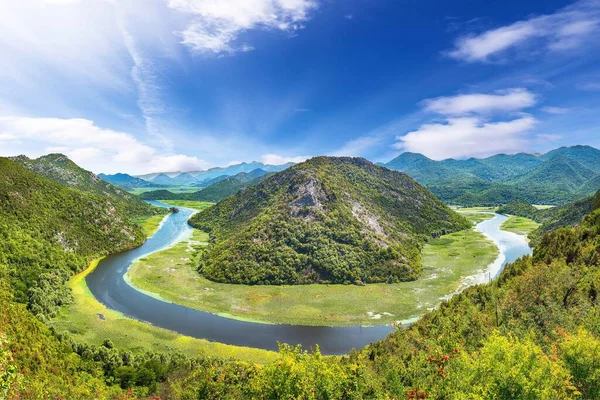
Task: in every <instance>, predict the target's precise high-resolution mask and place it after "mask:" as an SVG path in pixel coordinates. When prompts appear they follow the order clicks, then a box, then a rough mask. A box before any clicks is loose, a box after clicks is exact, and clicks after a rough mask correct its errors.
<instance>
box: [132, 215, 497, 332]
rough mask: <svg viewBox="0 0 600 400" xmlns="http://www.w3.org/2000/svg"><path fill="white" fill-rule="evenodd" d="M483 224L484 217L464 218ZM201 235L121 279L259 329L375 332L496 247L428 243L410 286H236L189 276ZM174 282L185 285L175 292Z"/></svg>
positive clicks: (443, 290) (458, 240) (422, 306)
mask: <svg viewBox="0 0 600 400" xmlns="http://www.w3.org/2000/svg"><path fill="white" fill-rule="evenodd" d="M469 216H470V217H473V218H477V219H481V218H482V217H483V219H486V218H487V219H489V218H491V217H492V215H491V214H474V213H473V214H469ZM207 240H208V235H207V234H206V233H203V232H200V231H197V230H196V231H195V232H194V235H193V236H192V238H191V240H190V242H182V243H179V244H177V245H175V246H173V247H171V248H169V249H166V250H163V251H161V252H158V253H155V254H152V255H150V256H147V257H145V258H143V259H140V260H138V261H137V262H136V263H135V264H134V265H133V266H132V267H131V268H130V270H129V271H128V272H127V275H128V277H129V278H130V280H131V282H132V283H133V284H134V285H135V286H136V287H138V288H140V289H142V290H144V291H145V292H149V293H155V294H158V295H159V296H160V297H161V298H163V299H166V300H169V301H172V302H174V303H178V304H183V305H186V306H188V307H191V308H195V309H199V310H202V311H208V312H211V313H214V314H219V315H222V316H226V317H230V318H236V319H241V320H250V321H256V322H263V323H287V324H297V325H330V326H334V325H363V326H367V325H381V324H387V323H390V322H395V321H400V320H408V319H411V318H415V317H416V316H419V315H422V314H423V313H425V312H427V310H429V309H432V308H434V307H436V306H438V305H439V303H441V302H442V299H443V298H445V297H446V296H448V294H450V293H455V292H458V291H459V290H460V289H462V288H464V287H463V279H464V278H465V277H467V276H470V275H473V274H475V273H477V272H478V271H479V270H481V269H482V266H486V265H489V264H490V263H492V262H493V261H494V259H495V258H496V257H497V255H498V250H497V248H496V246H495V245H494V244H493V243H492V242H490V241H489V240H487V239H486V238H485V236H484V235H482V234H481V233H479V232H477V231H475V230H474V229H470V230H464V231H460V232H456V233H451V234H448V235H444V236H442V237H440V238H437V239H432V240H430V241H429V242H427V243H426V244H425V245H424V247H423V276H422V277H421V279H419V280H417V281H414V282H401V283H394V284H385V283H381V284H368V285H365V286H357V285H319V284H313V285H302V286H298V285H292V286H289V285H284V286H267V285H254V286H247V285H239V284H226V283H216V282H212V281H210V280H208V279H206V278H204V277H202V276H200V275H198V273H197V271H196V265H197V260H198V258H199V257H200V254H201V252H202V251H203V248H204V247H205V246H206V244H207V243H206V242H207ZM180 282H185V283H186V284H185V285H181V284H180Z"/></svg>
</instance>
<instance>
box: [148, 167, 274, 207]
mask: <svg viewBox="0 0 600 400" xmlns="http://www.w3.org/2000/svg"><path fill="white" fill-rule="evenodd" d="M272 174H273V172H267V171H265V170H262V169H255V170H254V171H251V172H240V173H238V174H236V175H233V176H225V177H223V176H221V177H219V178H215V179H212V180H209V182H208V183H207V184H208V186H207V187H205V188H203V189H201V190H199V191H197V192H191V193H173V192H171V191H169V190H164V189H163V190H153V191H149V192H145V193H142V194H141V195H140V197H141V198H142V199H144V200H195V201H208V202H212V203H216V202H218V201H221V200H223V199H224V198H226V197H229V196H231V195H233V194H236V193H237V192H238V191H240V190H242V189H244V188H247V187H250V186H253V185H256V184H258V183H260V182H262V180H264V179H266V178H267V177H268V176H270V175H272ZM221 178H222V179H221Z"/></svg>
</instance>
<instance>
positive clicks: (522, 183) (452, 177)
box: [384, 146, 600, 206]
mask: <svg viewBox="0 0 600 400" xmlns="http://www.w3.org/2000/svg"><path fill="white" fill-rule="evenodd" d="M384 166H386V167H387V168H390V169H394V170H398V171H403V172H406V173H407V174H409V175H410V176H411V177H413V178H414V179H415V180H416V181H417V182H419V183H421V184H423V185H425V186H426V187H427V188H428V189H430V190H431V191H432V192H433V193H434V194H435V195H436V196H438V197H439V198H440V199H442V200H444V201H446V202H448V203H451V204H458V205H463V206H473V205H497V204H508V203H510V202H512V201H514V200H519V199H520V200H526V201H528V202H531V203H536V204H566V203H569V202H572V201H574V200H576V199H578V198H580V197H582V196H585V195H589V194H592V193H595V192H596V190H598V189H600V173H599V172H598V169H600V150H597V149H594V148H593V147H589V146H573V147H563V148H560V149H556V150H553V151H550V152H548V153H546V154H544V155H536V154H526V153H519V154H514V155H507V154H497V155H494V156H491V157H487V158H482V159H476V158H469V159H466V160H455V159H447V160H442V161H434V160H431V159H429V158H427V157H425V156H423V155H421V154H415V153H403V154H401V155H400V156H398V157H396V158H395V159H393V160H391V161H390V162H388V163H387V164H384Z"/></svg>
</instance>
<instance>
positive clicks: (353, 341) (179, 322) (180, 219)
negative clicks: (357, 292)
mask: <svg viewBox="0 0 600 400" xmlns="http://www.w3.org/2000/svg"><path fill="white" fill-rule="evenodd" d="M152 203H153V204H154V205H157V206H162V207H165V206H167V205H166V204H163V203H159V202H152ZM193 213H194V211H193V210H190V209H186V208H180V211H179V213H176V214H171V215H169V216H168V217H166V218H165V219H164V220H163V222H162V224H161V226H160V228H159V229H158V231H157V232H156V233H155V234H154V235H153V236H152V237H151V238H149V239H148V240H147V241H146V242H145V243H144V244H143V245H142V246H140V247H138V248H136V249H133V250H129V251H126V252H123V253H118V254H113V255H110V256H108V257H106V258H105V259H103V260H102V261H101V262H100V263H99V265H98V267H97V268H96V269H95V270H94V271H93V272H92V273H91V274H89V275H88V276H87V278H86V282H87V285H88V287H89V288H90V290H91V292H92V294H93V295H94V296H95V297H96V299H98V300H99V301H100V302H101V303H103V304H105V305H106V306H108V307H109V308H111V309H114V310H117V311H120V312H122V313H123V314H125V315H127V316H129V317H132V318H135V319H138V320H141V321H145V322H148V323H151V324H153V325H155V326H159V327H162V328H166V329H169V330H172V331H175V332H178V333H180V334H183V335H187V336H192V337H195V338H200V339H207V340H210V341H215V342H220V343H225V344H231V345H236V346H247V347H255V348H262V349H267V350H277V342H278V341H279V342H283V343H289V344H301V345H302V347H303V348H305V349H311V348H314V347H315V345H316V344H318V345H319V347H320V349H321V352H322V353H323V354H344V353H347V352H348V351H350V350H351V349H353V348H357V349H358V348H362V347H364V346H366V345H367V344H369V343H371V342H374V341H377V340H380V339H383V338H384V337H386V336H387V335H388V334H389V333H391V332H392V331H393V330H394V328H392V327H390V326H387V325H381V326H372V327H361V326H345V327H326V326H322V327H320V326H299V325H286V324H276V325H272V324H260V323H253V322H245V321H238V320H235V319H230V318H225V317H221V316H218V315H214V314H210V313H207V312H203V311H199V310H194V309H192V308H188V307H185V306H182V305H178V304H174V303H170V302H167V301H164V300H159V299H157V298H154V297H152V296H149V295H147V294H144V293H142V292H140V291H138V290H136V289H135V288H134V287H132V286H130V285H129V284H128V283H127V282H126V281H125V279H124V276H125V273H126V272H127V269H128V268H129V266H130V265H131V264H132V263H133V262H134V261H135V260H136V259H138V258H142V257H145V256H147V255H149V254H151V253H154V252H157V251H160V250H163V249H165V248H167V247H169V246H171V245H173V244H174V243H177V242H178V241H181V240H186V239H187V238H189V237H190V235H191V232H192V228H191V227H190V226H189V225H188V224H187V220H188V219H189V217H190V216H191V215H192V214H193ZM506 219H507V217H505V216H502V215H496V216H494V218H492V219H490V220H487V221H484V222H481V223H479V224H478V225H477V226H476V229H477V230H479V231H480V232H482V233H484V234H485V235H486V236H487V237H488V238H490V239H491V240H493V241H494V242H495V243H496V245H497V246H498V247H499V249H500V256H499V257H498V259H497V260H496V261H495V262H494V263H493V264H492V265H490V266H489V267H488V268H487V269H486V270H485V271H481V272H480V273H479V274H477V275H474V276H472V277H467V278H465V285H471V284H477V283H482V282H486V281H487V280H488V279H489V278H490V277H492V278H493V277H495V276H496V275H497V274H498V273H500V271H501V270H502V267H503V266H504V264H505V263H507V262H512V261H514V260H515V259H517V258H519V257H521V256H522V255H525V254H529V253H530V252H531V250H530V249H529V246H528V245H527V242H526V241H525V238H524V237H523V236H519V235H517V234H514V233H510V232H505V231H501V230H500V229H499V228H500V225H501V224H502V222H504V221H505V220H506ZM181 284H182V285H183V284H185V283H184V282H182V283H181Z"/></svg>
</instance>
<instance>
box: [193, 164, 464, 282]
mask: <svg viewBox="0 0 600 400" xmlns="http://www.w3.org/2000/svg"><path fill="white" fill-rule="evenodd" d="M190 223H191V224H192V225H193V226H195V227H197V228H199V229H203V230H206V231H209V232H210V233H211V237H212V240H213V244H212V245H211V246H209V248H208V250H207V251H206V252H205V253H204V255H203V258H202V264H201V267H200V271H201V272H202V274H204V275H205V276H206V277H208V278H210V279H212V280H215V281H220V282H233V283H249V284H267V283H271V284H295V283H313V282H333V283H344V282H359V281H362V282H386V281H390V282H391V281H406V280H414V279H417V278H418V277H419V275H420V272H421V268H420V244H421V243H422V242H423V240H424V239H425V238H428V237H431V236H434V235H440V234H442V233H445V232H451V231H457V230H461V229H465V228H468V227H470V224H469V223H468V222H467V221H466V220H465V219H464V218H463V217H462V216H460V215H458V214H457V213H455V212H453V211H452V210H450V209H449V208H448V207H447V206H446V205H445V204H443V203H442V202H441V201H440V200H438V199H437V198H435V196H433V195H432V194H431V193H430V192H429V191H427V190H426V189H424V188H423V187H422V186H421V185H419V184H418V183H416V182H415V181H414V180H413V179H411V178H410V177H408V176H407V175H405V174H403V173H399V172H395V171H391V170H389V169H387V168H382V167H379V166H376V165H374V164H372V163H370V162H369V161H367V160H364V159H360V158H347V157H340V158H335V157H316V158H313V159H311V160H309V161H306V162H304V163H301V164H297V165H295V166H293V167H291V168H289V169H287V170H285V171H283V172H279V173H277V174H275V175H273V176H271V177H269V178H268V179H266V180H265V181H264V182H262V183H260V184H258V185H256V186H253V187H249V188H247V189H245V190H242V191H240V192H238V193H237V194H236V195H234V196H231V197H229V198H227V199H225V200H223V201H222V202H220V203H218V204H217V205H216V206H214V207H211V208H210V209H208V210H206V211H204V212H201V213H199V214H197V215H196V216H195V217H193V218H192V219H191V220H190Z"/></svg>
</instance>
